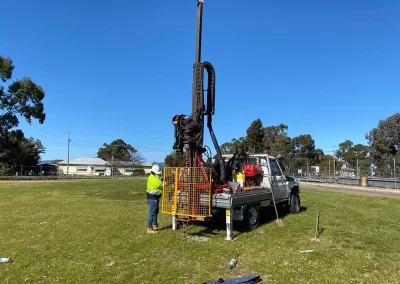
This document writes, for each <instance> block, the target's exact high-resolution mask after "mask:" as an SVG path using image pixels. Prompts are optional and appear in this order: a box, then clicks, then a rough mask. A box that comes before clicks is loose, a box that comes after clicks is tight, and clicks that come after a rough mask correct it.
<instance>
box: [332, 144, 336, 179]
mask: <svg viewBox="0 0 400 284" xmlns="http://www.w3.org/2000/svg"><path fill="white" fill-rule="evenodd" d="M335 147H336V145H333V146H332V149H333V177H335V176H336V167H335V166H336V165H335V162H336V161H335V159H336V156H335V154H336V152H335Z"/></svg>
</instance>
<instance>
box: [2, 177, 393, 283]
mask: <svg viewBox="0 0 400 284" xmlns="http://www.w3.org/2000/svg"><path fill="white" fill-rule="evenodd" d="M144 188H145V181H144V180H125V181H124V180H120V181H115V180H114V181H110V180H108V181H37V182H31V181H30V182H0V208H1V223H0V239H1V242H0V257H12V258H13V259H14V262H12V263H0V283H202V282H204V281H206V282H211V281H213V280H216V279H218V278H219V277H222V278H230V277H234V276H243V275H248V274H260V275H261V276H262V278H263V280H264V281H263V282H262V283H399V279H400V270H399V269H398V261H399V259H400V234H399V233H398V228H399V226H398V223H399V221H398V220H399V219H400V203H399V202H398V200H396V199H385V198H372V197H363V196H352V195H344V194H339V193H333V192H323V191H314V190H309V189H303V192H302V205H303V206H304V207H305V208H304V210H303V211H302V212H301V213H299V214H296V215H286V216H285V217H284V223H285V227H283V228H278V227H277V226H276V225H275V223H274V222H273V216H272V211H271V210H270V209H268V208H267V209H266V210H263V211H262V212H263V217H262V220H261V221H262V225H261V226H260V227H259V228H258V229H256V230H255V231H252V232H248V233H245V232H241V231H239V230H235V235H236V237H237V238H236V240H235V241H232V242H228V241H225V240H224V237H225V231H224V230H223V227H222V230H218V229H215V230H212V231H211V230H210V231H206V230H205V228H204V227H202V226H190V227H188V228H187V233H188V234H196V233H201V234H202V236H204V237H208V238H209V239H208V240H207V241H195V240H182V239H181V232H180V231H172V230H170V229H165V230H163V231H161V232H160V233H159V234H157V235H147V234H146V217H147V203H146V200H145V194H144ZM317 208H320V210H321V228H322V233H321V235H320V242H311V241H310V239H311V238H312V237H313V236H314V227H315V212H316V209H317ZM281 213H282V212H281ZM160 218H161V220H160V223H161V225H163V226H168V225H170V224H171V221H170V217H169V216H168V215H163V214H161V216H160ZM304 250H313V251H312V252H309V253H301V252H300V251H304ZM238 252H240V254H241V255H240V256H239V259H238V261H239V262H238V265H237V267H236V268H234V269H232V270H229V269H228V268H227V263H228V261H229V260H230V259H231V258H232V257H234V256H235V254H236V253H238Z"/></svg>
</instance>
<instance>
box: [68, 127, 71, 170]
mask: <svg viewBox="0 0 400 284" xmlns="http://www.w3.org/2000/svg"><path fill="white" fill-rule="evenodd" d="M70 135H71V133H70V132H69V131H68V158H67V176H68V174H69V145H70V144H71V137H70Z"/></svg>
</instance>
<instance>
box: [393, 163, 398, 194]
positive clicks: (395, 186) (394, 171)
mask: <svg viewBox="0 0 400 284" xmlns="http://www.w3.org/2000/svg"><path fill="white" fill-rule="evenodd" d="M393 177H394V189H397V184H396V158H393Z"/></svg>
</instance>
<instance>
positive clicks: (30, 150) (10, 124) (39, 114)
mask: <svg viewBox="0 0 400 284" xmlns="http://www.w3.org/2000/svg"><path fill="white" fill-rule="evenodd" d="M13 70H14V65H13V62H12V60H11V58H5V57H2V56H0V80H1V81H2V82H3V83H5V82H7V81H8V80H9V79H11V77H12V73H13ZM44 97H45V93H44V91H43V89H42V87H41V86H39V85H36V84H35V83H34V82H32V80H31V79H30V78H29V77H23V78H22V79H18V80H15V81H14V82H12V83H11V84H9V85H8V87H7V91H5V87H4V86H1V85H0V153H2V154H1V157H0V163H2V164H4V165H9V166H10V165H15V164H16V163H21V164H22V163H25V165H36V163H37V162H38V161H39V160H40V154H41V153H44V151H45V148H44V147H43V145H42V144H41V142H40V141H39V140H36V139H33V138H25V136H24V134H23V132H22V131H21V130H12V129H13V128H16V127H18V125H19V120H18V116H22V117H23V118H24V119H25V120H26V121H27V122H28V123H29V124H31V123H32V120H33V119H36V120H37V121H38V122H39V123H40V124H43V123H44V121H45V119H46V114H45V112H44V106H43V102H42V101H43V99H44ZM11 130H12V131H11ZM11 149H13V150H11ZM15 151H18V152H17V153H15ZM16 156H18V158H17V157H16Z"/></svg>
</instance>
